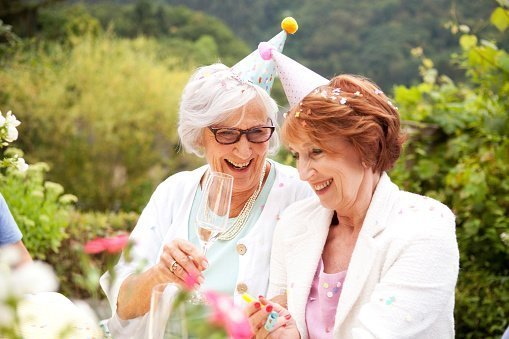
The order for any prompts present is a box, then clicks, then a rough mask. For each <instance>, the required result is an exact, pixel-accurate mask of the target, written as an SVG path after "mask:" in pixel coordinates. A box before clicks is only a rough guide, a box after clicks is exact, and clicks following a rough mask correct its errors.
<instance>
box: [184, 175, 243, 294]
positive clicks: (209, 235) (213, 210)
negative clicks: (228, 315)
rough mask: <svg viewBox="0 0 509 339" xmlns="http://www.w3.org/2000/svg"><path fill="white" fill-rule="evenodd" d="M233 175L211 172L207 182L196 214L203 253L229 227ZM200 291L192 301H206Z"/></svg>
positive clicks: (197, 229)
mask: <svg viewBox="0 0 509 339" xmlns="http://www.w3.org/2000/svg"><path fill="white" fill-rule="evenodd" d="M232 190H233V177H232V176H231V175H228V174H224V173H220V172H210V173H209V175H208V177H207V180H206V181H205V184H204V185H203V191H202V196H201V201H200V203H199V205H198V212H197V214H196V233H197V235H198V239H199V241H200V245H201V249H202V252H203V255H206V254H207V250H208V249H209V247H210V246H211V245H212V244H213V243H214V242H215V241H216V240H217V238H218V237H219V236H220V235H221V234H222V233H223V232H224V231H226V229H227V226H228V220H229V218H230V204H231V199H232ZM204 302H205V298H204V296H203V294H202V293H201V292H200V291H195V293H194V295H193V297H192V299H191V303H193V304H200V303H204Z"/></svg>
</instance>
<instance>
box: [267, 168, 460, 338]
mask: <svg viewBox="0 0 509 339" xmlns="http://www.w3.org/2000/svg"><path fill="white" fill-rule="evenodd" d="M332 215H333V211H332V210H328V209H326V208H324V207H323V206H322V205H321V204H320V202H319V200H318V198H317V197H316V196H315V197H311V198H308V199H305V200H301V201H299V202H296V203H294V204H292V205H291V206H290V207H288V208H287V209H286V210H285V212H284V213H283V215H282V217H281V219H280V221H279V223H278V225H277V226H276V231H275V233H274V242H273V249H272V254H271V256H272V257H271V270H270V271H271V272H270V274H271V276H270V285H269V293H268V295H269V297H271V296H274V295H276V294H280V293H281V292H283V291H285V290H286V292H287V296H288V309H289V310H290V313H291V314H292V315H293V317H294V319H295V320H296V322H297V326H298V329H299V331H300V333H301V337H302V338H307V337H308V331H307V327H306V321H305V311H306V304H307V302H308V297H309V292H310V288H311V284H312V281H313V277H314V274H315V271H316V269H317V266H318V262H319V260H320V257H321V255H322V251H323V247H324V245H325V241H326V238H327V234H328V231H329V225H330V221H331V218H332ZM454 219H455V217H454V215H453V213H452V212H451V211H450V210H449V208H447V207H446V206H445V205H443V204H441V203H440V202H438V201H436V200H433V199H430V198H427V197H423V196H420V195H417V194H412V193H408V192H404V191H400V190H399V189H398V187H397V186H396V185H395V184H393V183H392V182H391V180H390V179H389V177H388V176H387V174H385V173H384V174H383V175H382V177H381V179H380V181H379V184H378V186H377V188H376V190H375V193H374V195H373V198H372V201H371V204H370V206H369V209H368V212H367V214H366V218H365V220H364V223H363V225H362V229H361V231H360V234H359V237H358V240H357V243H356V245H355V248H354V251H353V253H352V258H351V261H350V264H349V266H348V272H347V275H346V279H345V282H344V284H343V289H342V292H341V296H340V299H339V303H338V308H337V312H336V317H335V325H334V338H342V339H346V338H391V339H394V338H430V339H431V338H433V339H436V338H440V339H442V338H453V337H454V318H453V310H454V289H455V285H456V280H457V276H458V270H459V252H458V245H457V241H456V234H455V222H454ZM340 222H341V221H340ZM339 227H341V224H340V225H339Z"/></svg>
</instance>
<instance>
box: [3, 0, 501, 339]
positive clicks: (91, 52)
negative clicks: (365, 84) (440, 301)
mask: <svg viewBox="0 0 509 339" xmlns="http://www.w3.org/2000/svg"><path fill="white" fill-rule="evenodd" d="M289 15H291V16H294V17H295V18H296V19H297V21H298V22H299V25H300V28H299V31H298V32H297V33H296V34H295V35H293V36H290V37H289V38H288V39H287V43H286V47H285V54H287V55H289V56H290V57H292V58H294V59H296V60H298V61H299V62H301V63H303V64H305V65H306V66H308V67H310V68H312V69H313V70H315V71H317V72H319V73H320V74H322V75H324V76H326V77H331V76H333V75H335V74H339V73H358V74H363V75H366V76H368V77H370V78H372V79H373V80H374V81H375V82H377V83H378V84H379V85H380V86H381V87H382V88H383V89H384V91H385V92H387V93H390V94H391V96H393V97H394V98H395V102H396V105H397V106H398V107H399V111H400V113H401V116H402V118H403V120H404V128H405V129H406V131H407V132H408V134H409V137H410V139H409V142H408V143H407V146H406V148H405V152H404V154H403V156H402V158H401V159H400V161H399V162H398V164H397V166H396V167H395V168H394V169H393V170H392V171H391V173H390V174H391V176H392V177H393V179H394V181H395V182H396V183H398V184H399V185H400V187H402V188H404V189H407V190H410V191H412V192H416V193H419V194H425V195H429V196H432V197H435V198H437V199H438V200H440V201H442V202H444V203H445V204H447V205H448V206H450V207H451V208H452V209H453V210H454V212H455V214H456V216H457V220H456V222H457V236H458V241H459V246H460V251H461V270H460V278H459V281H458V286H457V293H456V299H457V300H456V331H457V337H458V338H499V337H500V336H501V334H502V333H503V330H504V329H505V328H506V327H507V326H508V325H509V216H508V214H509V213H508V211H509V175H508V174H509V138H508V133H507V131H508V130H509V117H508V112H509V102H508V100H509V99H508V98H509V93H508V92H509V56H508V54H507V49H508V46H509V36H508V34H507V28H508V26H509V1H507V0H498V1H493V0H479V1H470V0H457V1H452V0H435V1H417V0H379V1H370V0H355V1H354V0H341V1H326V0H316V1H312V2H311V1H304V0H292V1H288V0H265V1H253V0H236V1H234V0H224V1H210V0H186V1H181V0H166V1H162V0H161V1H149V0H138V1H135V0H133V1H120V0H117V1H92V0H90V1H63V0H32V1H23V0H9V1H1V2H0V20H1V23H0V110H1V111H2V112H4V113H5V112H7V111H9V110H12V111H13V113H14V114H15V115H16V116H17V117H18V119H19V120H21V122H22V124H21V126H20V127H19V131H20V138H19V140H18V141H17V142H16V143H15V144H14V145H15V146H16V147H17V148H19V149H21V150H23V152H24V153H25V158H26V159H27V161H28V162H29V163H30V164H33V165H34V166H32V167H31V169H30V170H29V172H28V173H27V174H26V175H20V174H19V173H16V172H14V171H4V172H0V192H1V193H2V194H3V195H4V196H5V197H6V199H7V201H8V203H9V205H10V206H11V209H12V211H13V214H14V215H15V218H16V220H17V222H18V224H19V226H20V228H21V229H22V231H23V233H24V235H25V236H24V241H25V243H26V245H27V247H28V249H29V250H30V252H31V253H32V255H33V256H34V257H36V258H40V259H44V260H46V261H47V262H49V263H51V264H52V265H53V267H54V268H55V270H56V271H57V273H58V275H59V278H60V281H61V291H62V292H63V293H64V294H66V295H67V296H70V297H79V298H86V297H90V296H93V297H96V298H97V297H100V295H99V294H98V293H97V292H98V289H97V277H98V275H99V273H100V272H101V271H103V270H104V258H102V257H100V256H99V257H95V258H94V260H93V262H92V263H87V265H78V264H77V263H79V262H81V259H80V258H81V246H82V244H83V243H84V242H86V241H87V240H89V239H92V238H94V237H96V236H107V235H112V234H115V233H116V232H119V231H130V230H131V229H132V227H134V225H135V222H136V219H137V216H138V214H139V213H140V212H141V210H142V208H143V206H144V205H145V204H146V203H147V201H148V199H149V197H150V194H151V193H152V192H153V190H154V189H155V187H156V185H157V184H158V183H159V182H161V181H162V180H164V178H166V177H167V176H169V175H171V174H173V173H175V172H177V171H181V170H186V169H192V168H195V167H196V166H198V165H199V164H201V163H203V160H201V159H197V158H195V157H193V156H190V155H186V154H185V153H183V152H182V151H181V150H180V147H179V141H178V136H177V133H176V121H177V110H178V103H179V100H180V95H181V91H182V88H183V86H184V85H185V83H186V81H187V79H188V77H189V76H190V74H191V73H192V71H193V70H194V69H195V68H196V67H197V66H200V65H204V64H210V63H212V62H216V61H222V62H223V63H225V64H227V65H229V66H231V65H233V64H234V63H236V62H237V61H239V60H240V59H241V58H242V57H244V56H245V55H247V54H248V53H250V52H251V51H252V50H254V49H255V48H256V46H257V44H258V42H260V41H264V40H268V39H270V38H271V37H272V36H273V35H275V34H277V33H278V32H279V31H280V27H279V26H280V22H281V20H282V19H283V18H284V17H285V16H289ZM272 94H273V96H274V97H275V98H276V100H277V101H278V103H279V104H280V105H281V108H282V110H283V111H284V110H285V109H286V108H285V106H286V101H285V99H284V93H283V91H282V88H281V85H280V84H279V83H276V84H275V87H274V89H273V92H272ZM10 151H12V150H10ZM276 158H277V159H278V160H280V161H282V162H285V163H291V160H290V159H289V157H288V156H287V154H286V152H285V151H284V150H283V151H281V152H280V154H278V155H277V156H276ZM69 194H72V195H74V196H75V197H77V201H76V199H74V198H72V196H70V195H69ZM83 277H85V278H83Z"/></svg>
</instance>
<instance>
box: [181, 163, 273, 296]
mask: <svg viewBox="0 0 509 339" xmlns="http://www.w3.org/2000/svg"><path fill="white" fill-rule="evenodd" d="M270 164H271V166H270V171H269V175H268V177H267V180H266V181H265V185H263V188H262V191H261V192H260V194H259V195H258V197H257V198H256V201H255V203H254V205H253V208H252V209H251V214H250V215H249V218H248V219H247V221H246V224H245V225H244V228H243V229H242V230H241V231H240V232H239V234H237V236H236V237H235V238H233V239H232V240H229V241H223V240H216V242H215V243H213V244H212V246H210V248H209V250H208V251H207V259H208V261H209V267H208V268H207V269H206V270H205V271H204V272H203V275H204V277H205V282H204V283H203V285H202V290H203V291H207V290H213V291H216V292H223V293H226V294H229V295H233V293H234V291H235V283H236V280H237V274H238V272H239V254H238V253H237V250H236V246H237V242H238V240H239V239H242V238H243V237H244V236H245V235H246V234H248V233H249V231H250V229H251V228H252V227H253V225H254V224H255V223H256V221H257V220H258V217H259V216H260V214H261V213H262V210H263V208H264V207H265V202H266V201H267V197H268V196H269V193H270V190H271V188H272V185H273V184H274V180H275V177H276V171H275V166H274V163H273V162H270ZM201 196H202V190H201V186H200V185H198V189H197V190H196V194H195V196H194V200H193V205H192V207H191V215H190V218H189V225H188V232H189V241H190V242H192V243H193V244H194V245H196V247H198V248H200V247H201V245H200V241H199V239H198V235H197V234H196V213H197V210H198V204H199V202H200V199H201ZM235 220H237V218H230V220H229V221H228V227H231V226H232V225H233V224H234V223H235Z"/></svg>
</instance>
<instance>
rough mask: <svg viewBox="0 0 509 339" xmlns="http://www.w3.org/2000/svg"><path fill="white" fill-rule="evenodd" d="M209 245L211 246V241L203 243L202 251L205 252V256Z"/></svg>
mask: <svg viewBox="0 0 509 339" xmlns="http://www.w3.org/2000/svg"><path fill="white" fill-rule="evenodd" d="M209 247H210V243H206V244H203V245H201V253H202V254H203V256H204V257H206V256H207V251H208V250H209Z"/></svg>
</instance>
